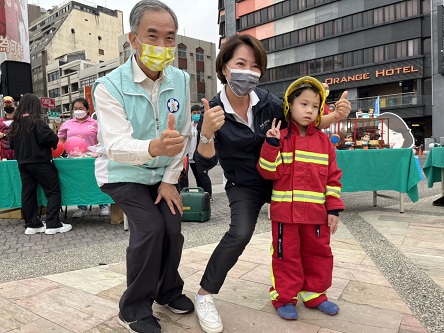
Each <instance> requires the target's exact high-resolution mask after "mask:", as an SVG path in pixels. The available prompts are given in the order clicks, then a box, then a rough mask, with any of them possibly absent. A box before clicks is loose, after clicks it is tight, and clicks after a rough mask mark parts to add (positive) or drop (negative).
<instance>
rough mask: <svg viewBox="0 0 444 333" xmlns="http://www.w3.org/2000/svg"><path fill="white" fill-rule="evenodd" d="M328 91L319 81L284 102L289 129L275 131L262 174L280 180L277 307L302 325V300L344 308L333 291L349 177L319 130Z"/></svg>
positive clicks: (274, 204)
mask: <svg viewBox="0 0 444 333" xmlns="http://www.w3.org/2000/svg"><path fill="white" fill-rule="evenodd" d="M325 99H326V94H325V88H324V87H323V85H322V84H321V83H320V82H319V81H318V80H316V79H315V78H312V77H309V76H304V77H302V78H300V79H298V80H296V81H295V82H293V83H292V84H291V85H290V87H289V88H288V89H287V91H286V93H285V96H284V113H285V116H286V119H287V122H288V124H289V125H288V128H287V129H283V130H282V131H280V126H281V122H279V123H278V124H276V120H275V119H274V120H273V122H272V127H271V129H270V130H268V132H267V138H266V141H265V142H264V144H263V146H262V150H261V155H260V159H259V162H258V165H257V167H258V170H259V172H260V173H261V175H262V176H263V177H264V178H265V179H271V180H274V183H273V192H272V197H271V207H270V217H271V221H272V234H273V244H272V270H271V273H272V287H271V288H270V296H271V299H272V303H273V306H274V307H275V308H276V309H277V312H278V314H279V316H280V317H281V318H283V319H288V320H295V319H297V318H298V313H297V310H296V304H297V301H298V294H299V296H300V299H301V300H302V301H303V302H304V305H305V306H306V307H307V308H314V309H318V310H320V311H322V312H324V313H326V314H328V315H335V314H337V313H338V311H339V307H338V306H337V305H336V304H335V303H333V302H330V301H329V300H328V299H327V295H326V290H327V289H328V288H330V286H331V284H332V273H333V254H332V252H331V248H330V234H333V233H335V232H336V230H337V227H338V223H339V217H338V216H339V212H340V211H342V210H343V209H344V203H343V202H342V200H341V199H340V194H341V187H342V186H341V183H340V182H339V180H340V178H341V175H342V172H341V170H339V169H338V166H337V163H336V152H335V149H334V147H333V145H332V144H331V142H330V140H329V138H328V136H327V135H326V134H325V133H323V132H322V131H320V130H319V129H317V128H316V126H318V125H319V122H320V119H321V117H322V115H323V108H324V105H325Z"/></svg>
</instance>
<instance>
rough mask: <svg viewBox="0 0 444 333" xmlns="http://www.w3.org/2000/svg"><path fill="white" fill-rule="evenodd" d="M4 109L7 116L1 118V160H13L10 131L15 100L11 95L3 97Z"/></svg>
mask: <svg viewBox="0 0 444 333" xmlns="http://www.w3.org/2000/svg"><path fill="white" fill-rule="evenodd" d="M3 111H5V117H4V118H0V159H1V160H4V159H6V160H13V159H14V150H13V149H11V147H10V144H9V140H8V132H9V128H10V126H11V124H12V121H13V116H14V111H15V102H14V98H12V97H11V96H5V97H3Z"/></svg>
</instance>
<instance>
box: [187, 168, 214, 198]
mask: <svg viewBox="0 0 444 333" xmlns="http://www.w3.org/2000/svg"><path fill="white" fill-rule="evenodd" d="M190 168H191V170H193V175H194V178H196V184H197V186H199V187H202V188H203V189H204V191H205V192H208V193H209V194H210V195H213V190H212V187H211V179H210V176H208V170H204V169H201V168H200V167H198V166H196V163H190Z"/></svg>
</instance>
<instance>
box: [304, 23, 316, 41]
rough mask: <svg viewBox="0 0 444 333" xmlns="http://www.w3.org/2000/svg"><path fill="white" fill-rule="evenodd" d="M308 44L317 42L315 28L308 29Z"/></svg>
mask: <svg viewBox="0 0 444 333" xmlns="http://www.w3.org/2000/svg"><path fill="white" fill-rule="evenodd" d="M305 30H307V42H311V41H314V40H316V35H315V27H314V26H312V27H308V28H307V29H305Z"/></svg>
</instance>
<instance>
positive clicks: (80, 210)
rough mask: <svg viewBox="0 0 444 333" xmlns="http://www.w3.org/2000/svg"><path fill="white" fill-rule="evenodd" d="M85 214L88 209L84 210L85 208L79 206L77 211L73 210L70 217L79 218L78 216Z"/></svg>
mask: <svg viewBox="0 0 444 333" xmlns="http://www.w3.org/2000/svg"><path fill="white" fill-rule="evenodd" d="M86 214H88V210H86V209H82V208H79V209H78V210H77V212H75V213H74V214H72V218H73V219H79V218H81V217H84V216H85V215H86Z"/></svg>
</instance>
